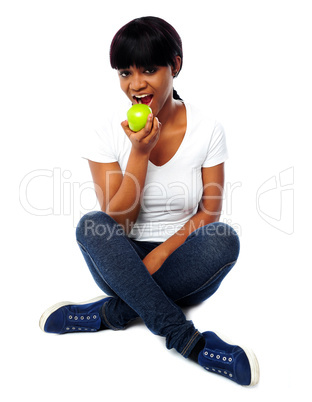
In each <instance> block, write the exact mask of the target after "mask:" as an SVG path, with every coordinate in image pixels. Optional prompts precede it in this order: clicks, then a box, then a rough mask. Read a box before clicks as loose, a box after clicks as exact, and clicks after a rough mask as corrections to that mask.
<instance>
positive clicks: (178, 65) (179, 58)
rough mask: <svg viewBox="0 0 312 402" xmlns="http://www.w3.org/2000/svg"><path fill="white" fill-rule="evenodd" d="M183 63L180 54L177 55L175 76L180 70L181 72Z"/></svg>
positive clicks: (173, 69) (173, 72)
mask: <svg viewBox="0 0 312 402" xmlns="http://www.w3.org/2000/svg"><path fill="white" fill-rule="evenodd" d="M181 64H182V59H181V57H180V56H176V57H175V66H174V67H173V66H172V75H173V77H176V76H177V75H178V74H179V72H180V68H181Z"/></svg>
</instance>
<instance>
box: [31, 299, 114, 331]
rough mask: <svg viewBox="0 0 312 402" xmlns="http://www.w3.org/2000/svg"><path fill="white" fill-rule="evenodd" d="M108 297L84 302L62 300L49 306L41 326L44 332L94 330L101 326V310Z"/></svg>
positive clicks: (42, 317)
mask: <svg viewBox="0 0 312 402" xmlns="http://www.w3.org/2000/svg"><path fill="white" fill-rule="evenodd" d="M106 299H109V298H108V297H103V296H100V297H96V298H95V299H92V300H89V301H87V302H84V303H71V302H61V303H57V304H55V305H54V306H52V307H50V308H48V309H47V310H46V311H45V312H44V313H43V314H42V316H41V318H40V321H39V326H40V328H41V329H42V331H44V332H49V333H53V334H66V333H69V332H94V331H98V330H99V329H100V327H101V323H102V321H101V317H100V310H101V307H102V306H103V304H104V303H105V300H106Z"/></svg>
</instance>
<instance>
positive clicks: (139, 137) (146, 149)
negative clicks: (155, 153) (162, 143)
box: [121, 113, 161, 155]
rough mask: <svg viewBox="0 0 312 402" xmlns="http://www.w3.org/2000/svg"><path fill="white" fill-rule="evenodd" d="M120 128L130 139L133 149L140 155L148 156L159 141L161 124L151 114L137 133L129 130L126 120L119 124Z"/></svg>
mask: <svg viewBox="0 0 312 402" xmlns="http://www.w3.org/2000/svg"><path fill="white" fill-rule="evenodd" d="M121 127H122V128H123V130H124V132H125V134H126V135H127V136H128V138H129V139H130V141H131V143H132V146H133V147H134V149H135V150H136V151H137V152H139V153H141V154H142V155H149V154H150V153H151V151H152V149H153V148H154V147H155V145H156V144H157V141H158V139H159V135H160V130H161V123H160V122H159V120H158V118H157V117H153V115H152V113H151V114H150V115H149V116H148V119H147V123H146V125H145V127H144V128H142V130H140V131H138V132H134V131H132V130H130V128H129V124H128V121H127V120H125V121H123V122H122V123H121Z"/></svg>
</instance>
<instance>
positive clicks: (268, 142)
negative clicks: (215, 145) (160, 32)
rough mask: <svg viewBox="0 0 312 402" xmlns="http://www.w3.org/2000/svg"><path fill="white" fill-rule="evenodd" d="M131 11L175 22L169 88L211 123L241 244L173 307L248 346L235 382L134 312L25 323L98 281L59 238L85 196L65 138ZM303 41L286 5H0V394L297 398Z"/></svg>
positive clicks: (304, 272) (304, 5)
mask: <svg viewBox="0 0 312 402" xmlns="http://www.w3.org/2000/svg"><path fill="white" fill-rule="evenodd" d="M144 15H155V16H159V17H162V18H165V19H166V20H167V21H168V22H170V23H171V24H172V25H173V26H174V27H175V28H176V29H177V31H178V32H179V33H180V35H181V37H182V40H183V44H184V65H183V69H182V72H181V74H180V76H179V77H178V78H177V80H176V82H175V87H176V89H177V90H178V92H179V94H180V95H181V96H182V98H183V99H185V100H187V101H188V102H192V103H196V104H199V105H200V104H205V105H206V106H205V107H206V108H207V115H213V116H215V117H216V118H217V119H218V120H220V121H221V122H222V123H223V126H224V127H225V130H226V133H227V141H228V147H229V151H230V155H231V158H230V160H229V161H228V162H227V176H226V185H227V187H226V193H225V200H224V213H223V216H222V220H224V221H226V222H228V223H231V224H232V225H233V226H234V227H235V228H236V229H237V230H238V232H239V234H240V237H241V254H240V258H239V261H238V263H237V265H236V267H235V268H234V270H233V271H232V272H231V273H230V274H229V276H228V277H227V278H226V280H225V281H224V283H223V284H222V286H221V288H220V289H219V291H218V292H217V293H216V294H215V295H214V296H213V297H212V298H211V299H210V300H208V301H207V302H205V303H203V304H202V305H201V306H199V307H196V308H193V309H190V310H188V311H187V312H186V314H187V317H188V318H190V319H192V320H193V321H194V323H195V325H196V326H197V327H198V329H199V330H201V331H206V330H213V331H214V330H215V331H221V332H222V333H224V334H226V335H227V336H228V337H230V338H232V339H233V341H234V342H235V341H236V342H238V343H243V344H246V345H248V346H250V347H251V348H252V349H253V350H254V351H255V352H256V354H257V356H258V359H259V363H260V367H261V380H260V383H259V385H258V386H257V387H254V388H252V389H246V388H243V387H240V386H238V385H236V384H234V383H233V382H231V381H228V380H226V379H224V378H221V377H218V376H216V375H213V374H209V373H207V372H206V371H205V370H203V369H202V368H201V367H199V366H197V365H195V364H193V363H191V362H189V361H186V360H185V359H184V358H182V357H181V356H179V355H178V354H177V353H176V352H175V351H167V350H166V348H165V344H164V340H163V339H161V338H159V337H156V336H154V335H152V334H151V333H150V332H149V331H148V330H147V329H146V328H145V327H144V325H143V324H142V323H138V324H137V325H132V326H130V327H129V328H128V329H127V330H126V331H120V332H113V331H104V332H99V333H96V334H73V335H64V336H56V335H55V336H54V335H49V334H45V333H43V332H42V331H41V330H40V329H39V326H38V322H39V318H40V315H41V313H42V312H43V311H44V310H45V309H46V308H47V307H49V306H50V305H51V304H54V303H56V302H58V301H62V300H72V301H84V300H88V299H90V298H93V297H95V296H97V295H100V294H101V292H100V290H99V289H98V288H97V286H96V285H95V283H94V282H93V280H92V277H91V275H90V274H89V272H88V269H87V266H86V265H85V262H84V260H83V258H82V255H81V254H80V251H79V249H78V247H77V245H76V242H75V225H76V224H77V221H78V219H79V216H80V214H82V213H84V212H86V211H87V210H90V209H96V208H97V205H96V204H95V201H94V200H95V198H94V193H93V190H92V183H91V176H90V173H89V170H88V166H87V162H86V161H85V160H82V159H81V158H80V156H79V146H78V144H79V137H80V136H81V135H82V134H83V133H85V132H87V130H88V129H89V128H90V127H91V126H93V124H95V122H97V121H98V120H100V119H101V116H102V115H104V114H105V113H109V110H110V108H112V107H115V105H118V104H119V103H120V102H123V101H124V100H123V95H122V93H121V91H120V89H119V83H118V78H117V74H116V72H114V71H112V70H111V68H110V66H109V59H108V50H109V45H110V41H111V39H112V37H113V35H114V33H115V32H116V31H117V30H118V29H119V28H120V27H121V26H122V25H124V24H125V23H126V22H128V21H130V20H131V19H133V18H135V17H139V16H144ZM311 36H312V28H311V18H310V7H309V2H308V1H302V0H297V1H287V0H286V1H285V0H284V1H277V0H271V1H267V0H262V1H252V0H249V1H247V0H246V1H243V0H237V1H231V0H226V1H223V0H218V1H209V0H207V1H196V0H193V1H174V2H169V1H167V0H166V1H163V0H159V1H157V2H148V1H140V2H139V1H136V2H135V1H129V0H128V1H124V0H119V1H115V2H108V1H95V0H90V1H82V0H75V1H69V0H62V1H60V0H54V1H44V0H40V1H39V0H38V1H34V0H28V1H14V0H10V1H9V0H7V1H2V2H1V6H0V38H1V39H0V40H1V48H0V57H1V63H0V69H1V75H0V80H1V88H0V97H1V100H0V102H1V104H0V113H1V121H0V124H1V127H0V128H1V144H2V146H1V213H2V219H1V250H2V253H1V256H2V259H1V282H0V286H1V288H0V289H1V291H0V296H1V319H0V322H1V342H0V345H1V366H2V368H3V369H4V373H2V375H1V388H0V389H1V391H0V392H1V394H3V395H6V396H5V397H4V399H3V398H2V399H3V400H5V401H17V400H25V398H27V400H28V399H29V400H32V401H56V400H57V401H62V402H63V401H64V402H65V401H68V400H76V401H84V400H87V399H93V400H105V401H108V400H127V398H135V400H137V401H144V402H145V401H147V400H148V401H159V400H165V401H171V400H174V401H176V400H177V401H189V400H191V399H200V400H210V401H211V400H218V401H226V400H228V398H231V400H235V401H236V400H237V401H241V402H242V401H264V400H266V399H269V400H276V399H277V398H278V400H284V401H292V400H294V398H296V399H297V398H298V400H302V401H305V400H308V398H309V397H308V395H309V394H310V393H311V391H310V389H311V386H310V383H309V381H310V377H311V364H310V361H311V358H312V356H311V346H310V343H311V329H310V327H309V326H308V324H309V321H310V318H311V298H310V295H309V292H310V283H311V281H310V276H309V275H310V272H309V271H310V268H311V266H310V264H311V263H310V258H309V248H310V243H311V242H310V241H309V240H310V239H311V235H310V233H309V230H308V225H309V221H310V199H311V197H310V195H311V191H310V189H309V187H310V180H309V179H310V177H309V176H310V175H309V176H308V172H311V169H310V166H309V162H310V160H309V154H310V152H309V147H310V145H309V144H310V142H309V137H310V136H311V134H312V130H311V93H312V85H311V71H312V61H311V60H312V59H311V57H310V53H311ZM281 186H282V187H281ZM300 392H302V393H304V394H305V396H304V397H301V398H300V397H298V394H299V393H300ZM307 393H308V394H307ZM133 400H134V399H133Z"/></svg>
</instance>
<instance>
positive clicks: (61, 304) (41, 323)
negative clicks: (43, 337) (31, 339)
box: [39, 296, 107, 332]
mask: <svg viewBox="0 0 312 402" xmlns="http://www.w3.org/2000/svg"><path fill="white" fill-rule="evenodd" d="M106 298H107V296H104V297H103V296H98V297H95V298H94V299H91V300H88V301H85V302H83V303H74V302H70V301H64V302H59V303H56V304H54V305H53V306H51V307H49V308H48V309H47V310H46V311H45V312H44V313H43V314H42V316H41V317H40V320H39V327H40V328H41V329H42V331H43V332H45V330H44V326H45V323H46V322H47V319H48V318H49V317H50V315H51V314H52V313H54V311H56V310H58V309H59V308H61V307H64V306H73V305H77V306H82V305H83V304H89V303H95V302H97V301H100V300H101V299H106Z"/></svg>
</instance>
